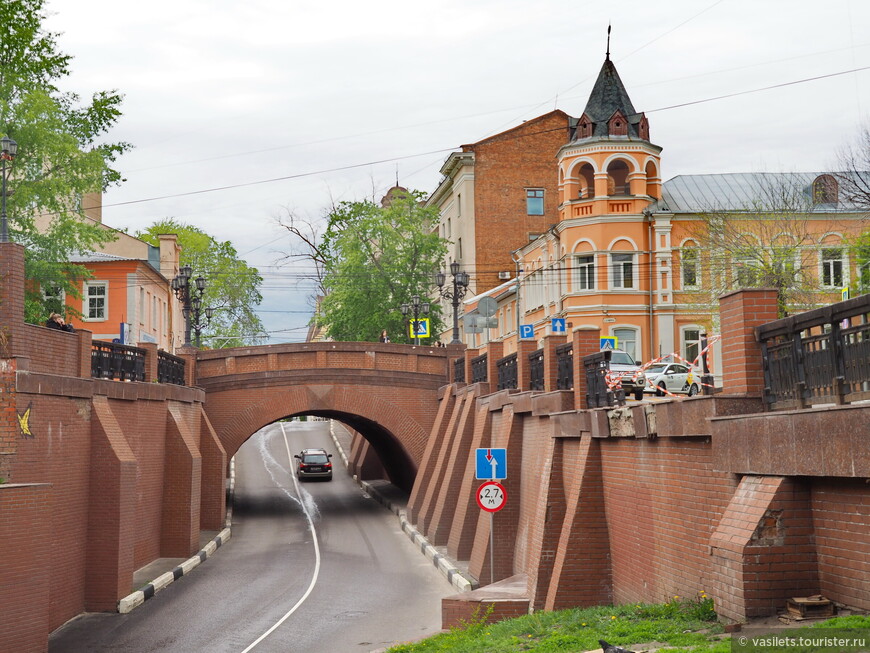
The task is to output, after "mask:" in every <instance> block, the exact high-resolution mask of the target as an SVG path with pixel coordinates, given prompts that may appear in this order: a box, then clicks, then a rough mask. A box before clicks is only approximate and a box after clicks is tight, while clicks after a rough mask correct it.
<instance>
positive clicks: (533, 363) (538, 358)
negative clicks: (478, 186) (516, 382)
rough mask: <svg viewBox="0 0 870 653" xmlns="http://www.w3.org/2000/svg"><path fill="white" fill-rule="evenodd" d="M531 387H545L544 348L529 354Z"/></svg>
mask: <svg viewBox="0 0 870 653" xmlns="http://www.w3.org/2000/svg"><path fill="white" fill-rule="evenodd" d="M529 389H530V390H543V389H544V350H543V349H538V350H537V351H533V352H532V353H531V354H529Z"/></svg>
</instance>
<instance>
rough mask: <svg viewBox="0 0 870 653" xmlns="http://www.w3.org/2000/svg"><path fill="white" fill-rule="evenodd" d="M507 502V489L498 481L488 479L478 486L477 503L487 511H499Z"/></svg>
mask: <svg viewBox="0 0 870 653" xmlns="http://www.w3.org/2000/svg"><path fill="white" fill-rule="evenodd" d="M505 503H507V491H506V490H505V489H504V486H503V485H502V484H501V483H499V482H498V481H487V482H486V483H483V484H482V485H481V486H480V487H479V488H477V505H478V506H480V508H481V510H486V511H487V512H498V511H499V510H501V509H502V508H504V504H505Z"/></svg>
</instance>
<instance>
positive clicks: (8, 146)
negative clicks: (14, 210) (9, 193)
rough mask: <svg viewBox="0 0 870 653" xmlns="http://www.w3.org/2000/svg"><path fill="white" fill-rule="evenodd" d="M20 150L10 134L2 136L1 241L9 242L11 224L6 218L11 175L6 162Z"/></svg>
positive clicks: (0, 145) (0, 155) (0, 143)
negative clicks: (9, 177)
mask: <svg viewBox="0 0 870 653" xmlns="http://www.w3.org/2000/svg"><path fill="white" fill-rule="evenodd" d="M17 152H18V143H16V142H15V141H13V140H12V139H11V138H9V137H8V136H4V137H3V138H0V161H2V176H3V187H2V190H0V198H2V199H0V203H2V207H0V243H8V242H9V225H8V223H7V220H6V178H7V177H8V176H9V175H8V173H7V172H6V162H7V161H10V162H11V161H14V160H15V154H16V153H17ZM9 172H10V173H11V172H12V164H11V163H10V164H9Z"/></svg>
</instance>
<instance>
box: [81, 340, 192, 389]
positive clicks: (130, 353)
mask: <svg viewBox="0 0 870 653" xmlns="http://www.w3.org/2000/svg"><path fill="white" fill-rule="evenodd" d="M146 356H147V352H146V351H145V350H144V349H142V348H141V347H134V346H132V345H122V344H119V343H117V342H106V341H103V340H94V341H93V342H92V343H91V377H92V378H95V379H112V380H114V381H145V380H146V379H145V358H146ZM184 368H185V362H184V359H183V358H179V357H178V356H173V355H172V354H169V353H167V352H165V351H158V352H157V379H156V380H157V382H158V383H171V384H174V385H184Z"/></svg>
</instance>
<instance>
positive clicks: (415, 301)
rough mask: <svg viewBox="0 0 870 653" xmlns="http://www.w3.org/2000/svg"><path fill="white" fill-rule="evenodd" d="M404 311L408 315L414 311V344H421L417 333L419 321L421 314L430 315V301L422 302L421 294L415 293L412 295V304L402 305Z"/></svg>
mask: <svg viewBox="0 0 870 653" xmlns="http://www.w3.org/2000/svg"><path fill="white" fill-rule="evenodd" d="M400 310H401V311H402V315H406V316H407V315H408V313H412V314H413V315H414V321H413V322H412V324H413V325H414V344H415V345H419V344H420V336H418V335H417V323H418V321H419V320H420V315H421V314H423V315H428V314H429V302H421V301H420V295H414V296H413V297H411V303H410V304H402V306H401V307H400Z"/></svg>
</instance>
